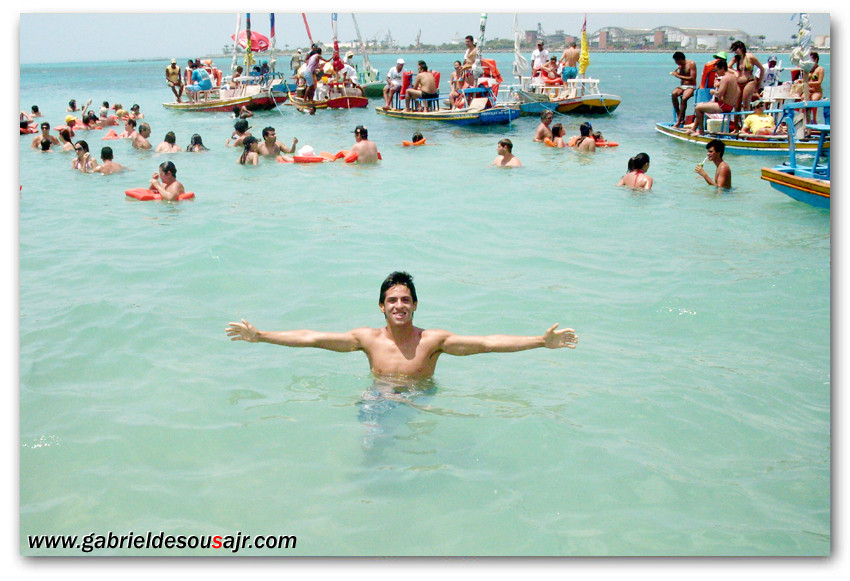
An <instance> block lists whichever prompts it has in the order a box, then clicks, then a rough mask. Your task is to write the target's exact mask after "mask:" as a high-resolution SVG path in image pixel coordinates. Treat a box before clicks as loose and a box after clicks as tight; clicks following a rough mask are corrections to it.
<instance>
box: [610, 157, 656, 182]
mask: <svg viewBox="0 0 850 581" xmlns="http://www.w3.org/2000/svg"><path fill="white" fill-rule="evenodd" d="M627 168H628V172H627V173H626V175H624V176H623V177H622V178H621V179H620V183H618V184H617V185H618V186H627V187H630V188H635V189H638V190H650V189H652V178H651V177H649V176H648V175H646V170H648V169H649V155H647V154H645V153H639V154H637V155H636V156H634V157H633V158H631V159H630V160H629V163H628V166H627Z"/></svg>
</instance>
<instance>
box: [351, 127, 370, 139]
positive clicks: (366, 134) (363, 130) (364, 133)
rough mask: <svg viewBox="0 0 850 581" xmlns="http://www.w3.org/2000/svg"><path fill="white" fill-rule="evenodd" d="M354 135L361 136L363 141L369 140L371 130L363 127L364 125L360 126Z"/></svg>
mask: <svg viewBox="0 0 850 581" xmlns="http://www.w3.org/2000/svg"><path fill="white" fill-rule="evenodd" d="M354 135H359V136H360V137H362V138H363V139H369V130H368V129H366V128H365V127H363V126H362V125H358V126H357V127H356V128H355V129H354Z"/></svg>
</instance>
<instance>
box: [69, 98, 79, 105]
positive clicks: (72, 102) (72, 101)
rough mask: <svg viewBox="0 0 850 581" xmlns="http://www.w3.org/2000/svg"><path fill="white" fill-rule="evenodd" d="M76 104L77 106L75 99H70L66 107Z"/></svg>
mask: <svg viewBox="0 0 850 581" xmlns="http://www.w3.org/2000/svg"><path fill="white" fill-rule="evenodd" d="M76 106H77V100H76V99H71V100H70V101H68V107H76Z"/></svg>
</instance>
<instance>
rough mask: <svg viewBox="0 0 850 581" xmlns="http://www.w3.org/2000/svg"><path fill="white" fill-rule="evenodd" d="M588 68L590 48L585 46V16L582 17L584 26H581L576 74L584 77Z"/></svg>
mask: <svg viewBox="0 0 850 581" xmlns="http://www.w3.org/2000/svg"><path fill="white" fill-rule="evenodd" d="M589 66H590V48H589V47H588V45H587V14H585V15H584V24H582V25H581V54H580V55H579V57H578V72H579V73H580V74H581V76H582V77H584V73H585V71H587V67H589Z"/></svg>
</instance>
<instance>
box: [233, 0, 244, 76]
mask: <svg viewBox="0 0 850 581" xmlns="http://www.w3.org/2000/svg"><path fill="white" fill-rule="evenodd" d="M240 28H242V13H241V12H237V13H236V34H234V35H233V62H232V63H230V76H231V77H232V76H234V75H236V67H237V64H236V63H237V62H238V61H237V60H236V59H237V58H238V57H239V50H238V48H239V29H240Z"/></svg>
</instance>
